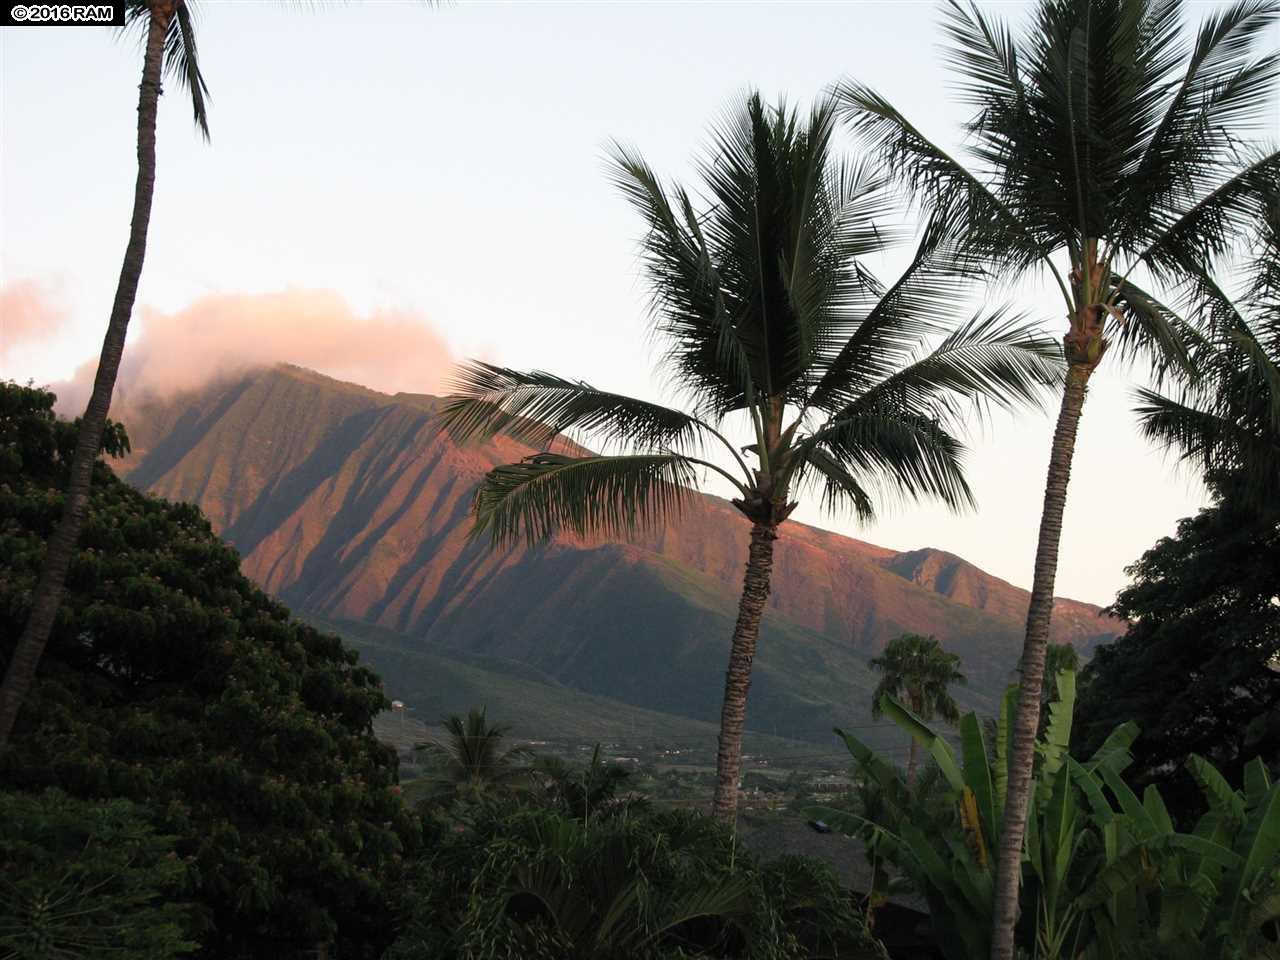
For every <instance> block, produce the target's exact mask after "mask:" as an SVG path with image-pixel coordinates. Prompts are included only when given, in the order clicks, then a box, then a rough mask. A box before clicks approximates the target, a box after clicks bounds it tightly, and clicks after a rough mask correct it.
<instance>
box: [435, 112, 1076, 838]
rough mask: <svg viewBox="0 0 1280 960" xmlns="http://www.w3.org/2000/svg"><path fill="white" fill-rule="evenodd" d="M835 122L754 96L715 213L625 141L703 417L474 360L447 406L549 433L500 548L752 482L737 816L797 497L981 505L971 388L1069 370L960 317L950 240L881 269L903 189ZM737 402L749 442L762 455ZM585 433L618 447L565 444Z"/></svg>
mask: <svg viewBox="0 0 1280 960" xmlns="http://www.w3.org/2000/svg"><path fill="white" fill-rule="evenodd" d="M834 127H835V107H834V104H833V103H831V102H830V101H824V102H821V103H819V104H818V105H817V106H816V107H814V109H813V110H812V112H811V113H810V114H809V116H808V117H807V118H804V119H801V118H800V117H799V116H798V115H797V113H796V112H795V111H794V110H791V109H788V108H786V107H785V106H781V107H778V108H776V109H768V108H766V107H765V106H764V105H763V104H762V103H761V101H760V98H759V97H758V96H755V95H753V96H751V97H750V98H748V99H747V100H746V102H745V103H743V104H741V105H739V106H737V107H736V108H735V109H734V111H733V113H732V115H731V117H730V119H729V120H728V121H727V122H726V123H725V124H724V125H723V126H721V127H720V128H719V129H718V130H717V131H716V132H715V134H714V147H713V149H712V151H711V152H710V153H709V155H708V156H707V157H706V158H705V159H704V160H703V162H702V164H701V167H700V170H701V174H702V178H703V181H704V183H705V187H706V190H707V194H708V196H709V198H710V201H711V203H710V206H709V207H708V209H706V210H703V211H698V210H696V209H695V207H694V201H693V199H692V197H691V195H690V194H689V193H688V192H687V191H686V190H685V189H683V188H680V187H671V188H668V187H666V186H664V185H663V184H662V183H661V181H660V180H659V179H658V177H657V175H656V174H655V173H654V172H653V171H652V170H651V169H650V167H649V166H648V165H647V164H646V163H645V162H644V160H643V159H641V158H640V157H639V156H638V155H637V154H635V153H634V152H632V151H630V150H628V149H625V148H622V147H619V148H617V149H616V150H615V152H614V175H615V179H616V181H617V183H618V185H619V186H620V188H621V189H622V190H623V192H624V193H625V195H626V196H627V197H628V199H630V200H631V201H632V203H633V204H634V206H635V207H636V208H637V209H638V210H639V211H640V213H641V215H642V216H643V217H644V219H645V222H646V225H647V227H648V232H647V233H646V235H645V238H644V240H643V244H642V249H643V252H644V267H645V271H646V274H647V276H648V278H649V280H650V283H651V285H652V289H653V318H654V331H655V333H656V334H657V335H658V336H659V337H660V338H661V339H662V341H663V343H664V345H665V346H666V348H667V349H666V353H665V354H664V356H663V363H662V366H663V370H664V372H665V373H666V375H667V376H668V378H669V379H670V380H671V381H673V382H674V383H675V385H676V386H677V387H678V388H679V391H680V392H681V394H682V395H683V396H684V398H685V399H687V400H688V408H689V412H686V411H685V410H681V409H676V408H674V407H666V406H662V405H659V404H656V403H651V402H648V401H643V400H638V399H634V398H631V397H626V396H620V395H618V394H615V393H610V392H608V391H606V390H602V389H599V388H596V387H594V386H591V385H589V384H586V383H583V382H581V381H577V380H568V379H564V378H562V377H559V376H555V375H553V374H550V373H545V372H541V371H534V372H532V373H523V372H520V371H516V370H510V369H506V368H503V367H498V366H494V365H492V364H486V363H471V364H469V365H467V366H466V367H465V368H464V369H463V372H462V374H461V375H460V378H459V380H458V381H457V384H456V389H455V393H454V395H453V396H452V397H451V398H450V400H449V403H448V404H447V406H446V409H445V411H444V413H443V418H444V422H445V424H446V425H447V426H448V428H449V429H450V430H451V431H452V433H453V435H454V436H455V437H457V438H459V439H466V438H472V437H490V436H493V435H495V434H498V433H506V434H508V435H510V436H512V437H514V438H516V439H518V440H521V441H524V442H526V443H528V444H530V445H532V446H534V447H536V448H541V451H542V452H539V453H537V454H535V455H533V456H530V457H528V458H526V459H525V460H523V461H522V462H520V463H515V464H510V465H505V466H500V467H498V468H496V469H494V470H493V471H491V472H490V473H489V474H488V476H487V477H486V479H485V481H484V483H483V484H482V486H481V488H480V491H479V492H478V494H477V496H476V500H475V518H476V524H475V531H476V533H477V535H481V536H488V537H490V538H491V539H492V540H493V541H494V542H495V543H498V544H503V543H507V542H510V541H513V540H517V539H520V538H527V539H528V540H530V541H537V540H541V539H544V538H546V537H549V536H551V535H553V534H554V533H556V532H557V531H559V530H561V529H567V530H569V531H572V532H574V533H576V534H578V535H581V536H627V535H630V534H632V533H634V532H635V531H636V529H637V528H639V527H642V526H646V525H653V524H657V523H660V522H665V521H671V520H676V519H678V517H679V515H680V512H681V511H682V510H683V509H684V508H685V507H686V506H687V504H688V500H689V493H690V491H691V489H692V486H693V484H694V483H695V482H696V481H697V479H698V477H699V475H700V472H703V471H709V472H711V473H714V474H716V475H717V476H719V477H720V478H721V479H723V480H724V481H726V482H728V483H729V484H730V485H731V486H732V489H733V490H734V491H735V493H736V497H735V499H734V501H733V502H734V504H735V506H737V508H738V509H739V510H740V511H741V512H742V513H743V514H744V516H745V517H746V518H747V519H748V520H749V521H750V522H751V525H752V526H751V543H750V548H749V551H748V563H747V571H746V576H745V578H744V583H743V592H742V598H741V603H740V606H739V614H738V621H737V624H736V626H735V630H734V636H733V643H732V647H731V651H730V659H729V669H728V672H727V675H726V685H725V696H724V701H723V711H722V716H721V732H720V752H719V757H718V763H717V766H718V773H717V777H718V786H717V792H716V801H715V810H716V813H717V815H719V816H721V817H723V818H732V816H733V815H734V811H735V808H736V803H737V784H738V774H739V767H740V756H741V741H742V730H743V727H744V724H745V716H746V699H747V689H748V686H749V684H750V678H751V664H752V660H753V657H754V654H755V647H756V641H757V638H758V635H759V629H760V620H761V616H762V614H763V611H764V606H765V602H766V600H767V597H768V594H769V591H770V585H771V580H770V574H771V569H772V563H773V543H774V540H775V539H776V538H777V535H778V534H777V530H778V526H779V524H781V523H783V522H784V521H785V520H786V519H787V517H788V516H789V515H790V514H791V512H792V510H794V508H795V506H796V502H795V501H794V500H793V499H792V498H793V497H794V496H797V495H799V494H800V493H801V492H802V491H804V490H806V489H811V490H814V491H816V492H817V493H818V494H819V495H820V496H821V498H822V501H823V503H824V504H825V505H826V506H828V507H830V508H837V509H839V508H842V509H848V510H851V511H852V512H853V513H855V514H856V515H857V516H858V517H859V518H862V519H867V518H870V517H871V516H873V515H874V512H875V505H876V501H877V498H878V497H879V496H880V495H883V494H886V493H887V494H889V495H893V496H901V497H907V498H913V499H914V498H937V499H940V500H941V501H942V502H944V503H946V504H948V505H949V506H952V507H962V506H967V505H969V504H971V502H972V496H971V493H970V491H969V487H968V485H967V483H966V482H965V479H964V475H963V473H962V471H961V452H962V447H961V444H960V441H959V440H958V439H957V437H956V435H955V433H954V431H955V429H956V427H957V424H958V423H959V421H960V420H961V419H962V413H963V412H964V410H965V409H966V408H965V407H964V406H963V405H962V404H961V403H959V402H958V401H960V400H962V399H964V398H977V399H979V400H981V401H990V402H992V403H997V404H1004V405H1008V406H1017V405H1019V404H1023V403H1028V402H1034V401H1035V400H1036V399H1037V398H1038V397H1039V396H1040V394H1041V392H1042V391H1041V388H1042V387H1043V386H1044V385H1045V384H1046V383H1049V382H1052V381H1053V380H1054V379H1055V378H1056V377H1057V376H1058V367H1057V365H1056V355H1057V350H1056V348H1055V347H1054V346H1053V345H1052V344H1048V343H1046V342H1045V341H1043V340H1042V339H1040V338H1038V337H1037V336H1036V335H1034V334H1033V333H1032V332H1031V331H1030V329H1029V328H1028V326H1027V325H1026V324H1025V323H1024V322H1023V321H1022V320H1021V319H1020V318H1018V317H1016V316H1014V315H1012V314H1010V313H1009V312H1008V311H1006V310H1003V309H993V310H990V311H988V312H986V313H981V314H978V315H976V316H973V317H972V318H970V319H969V320H967V321H961V320H960V315H961V311H962V309H963V305H964V289H963V286H964V285H963V284H962V283H961V282H960V281H959V280H957V279H956V277H955V276H954V270H953V267H954V264H953V263H952V262H951V256H950V251H949V249H948V248H947V247H946V246H945V245H942V244H940V243H938V242H937V238H936V236H934V235H932V234H930V235H929V236H927V237H926V238H925V239H924V241H923V242H922V243H921V244H920V245H919V247H918V249H917V250H916V252H915V254H914V256H913V257H912V259H911V261H910V263H909V265H908V267H907V268H906V270H905V271H904V272H903V274H902V275H901V276H899V277H898V278H897V279H896V280H895V281H893V282H892V283H890V284H888V285H887V286H886V285H883V284H881V283H880V282H879V281H878V280H876V279H875V278H874V277H873V276H872V275H871V274H870V272H869V271H868V269H867V266H866V263H865V262H864V261H865V259H866V258H867V257H868V256H869V255H871V254H874V253H877V252H879V251H881V250H882V249H883V247H884V245H885V239H886V237H887V236H888V235H889V234H890V231H889V230H888V229H887V228H886V224H885V223H884V222H883V221H884V220H885V219H886V218H887V217H888V215H889V213H890V211H891V206H890V204H889V203H888V197H887V195H886V191H885V187H886V184H885V182H884V181H883V180H882V179H881V178H880V177H878V176H876V175H874V174H873V173H872V172H871V171H870V170H869V169H868V168H867V167H866V166H862V165H858V164H848V163H842V162H840V161H839V160H838V159H837V158H836V157H835V156H834V154H833V148H832V135H833V133H834ZM731 416H732V417H736V418H738V420H737V421H735V423H737V424H738V425H741V426H742V427H743V428H744V429H745V430H746V431H747V436H748V437H749V441H750V442H749V444H748V445H747V446H746V447H745V448H743V450H742V451H741V452H740V450H739V447H738V445H737V444H736V443H734V442H733V441H732V440H731V439H730V438H729V437H730V434H731V431H730V430H729V428H730V427H731V426H733V425H734V423H731V422H729V421H730V418H731ZM565 434H569V435H571V436H573V437H574V438H576V439H577V440H580V441H582V442H584V443H589V442H596V443H599V444H600V445H602V446H603V447H604V448H605V449H606V450H607V451H608V450H611V451H614V452H605V453H600V454H596V453H590V452H588V451H585V450H583V449H582V448H581V447H577V446H573V445H571V444H567V443H566V444H564V445H563V446H562V449H561V451H560V452H556V451H553V450H552V449H551V447H552V444H553V442H554V441H556V440H557V439H558V438H561V437H562V436H563V435H565ZM709 451H718V452H719V454H721V455H722V463H724V464H727V467H726V466H723V465H721V463H717V462H714V461H712V460H708V459H706V457H707V456H708V455H710V454H709ZM742 453H746V454H747V455H748V456H750V457H752V458H754V460H755V465H754V466H749V465H748V463H747V461H746V460H744V459H743V456H742Z"/></svg>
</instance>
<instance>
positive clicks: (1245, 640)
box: [1075, 477, 1280, 820]
mask: <svg viewBox="0 0 1280 960" xmlns="http://www.w3.org/2000/svg"><path fill="white" fill-rule="evenodd" d="M1251 486H1252V485H1251V483H1249V482H1247V481H1246V482H1244V483H1243V484H1237V483H1233V482H1232V481H1231V480H1230V478H1226V477H1223V478H1219V480H1218V481H1217V484H1216V487H1217V490H1218V499H1217V502H1216V503H1215V504H1214V505H1213V506H1211V507H1209V508H1207V509H1205V510H1202V511H1200V513H1198V514H1197V515H1196V516H1194V517H1188V518H1186V519H1184V520H1182V521H1180V522H1179V523H1178V531H1177V534H1176V535H1175V536H1173V537H1168V538H1165V539H1163V540H1161V541H1160V542H1159V543H1157V544H1156V545H1155V546H1154V547H1152V548H1151V549H1150V550H1148V551H1147V552H1146V553H1145V554H1144V555H1143V557H1142V559H1140V560H1139V561H1138V562H1137V563H1136V564H1134V565H1133V566H1132V567H1130V568H1129V570H1128V574H1129V577H1130V578H1131V583H1130V585H1129V586H1128V587H1126V588H1125V589H1124V590H1122V591H1121V592H1120V595H1119V596H1118V597H1117V598H1116V602H1115V605H1114V606H1113V607H1112V608H1111V609H1112V612H1114V613H1115V614H1117V615H1118V616H1122V617H1125V618H1127V619H1128V620H1129V621H1130V622H1131V624H1132V626H1130V628H1129V631H1128V632H1127V633H1126V634H1125V635H1124V636H1123V637H1121V638H1120V639H1118V640H1116V641H1115V642H1113V643H1110V644H1107V645H1105V646H1102V647H1099V648H1098V649H1097V650H1096V651H1095V653H1094V656H1093V660H1092V661H1090V663H1089V665H1088V666H1087V667H1086V668H1085V670H1084V672H1083V673H1082V675H1081V679H1082V684H1081V696H1080V718H1079V721H1078V723H1077V728H1076V733H1075V742H1076V744H1077V745H1078V747H1079V749H1081V750H1082V751H1084V752H1088V751H1091V750H1093V749H1096V747H1097V746H1098V744H1100V743H1101V742H1102V740H1103V739H1104V738H1105V737H1106V734H1107V732H1108V731H1109V730H1110V729H1111V728H1112V727H1114V726H1115V725H1116V724H1117V723H1120V722H1121V721H1123V720H1129V719H1132V720H1135V721H1137V723H1138V724H1140V725H1141V727H1142V731H1143V735H1142V738H1141V740H1139V741H1138V742H1137V743H1136V744H1135V745H1134V747H1133V753H1134V764H1133V766H1132V767H1131V768H1130V770H1129V776H1130V779H1131V781H1132V782H1134V783H1136V784H1139V785H1143V786H1145V785H1146V784H1150V783H1157V784H1159V785H1160V788H1161V792H1162V793H1163V794H1164V796H1165V799H1166V801H1167V802H1168V804H1169V806H1170V808H1171V810H1172V811H1173V812H1174V814H1175V817H1176V818H1177V819H1179V820H1183V819H1186V818H1187V817H1192V816H1194V815H1195V814H1196V813H1197V812H1198V810H1199V808H1200V797H1199V791H1198V789H1197V788H1196V786H1195V783H1194V782H1193V780H1192V778H1191V777H1190V775H1189V773H1188V772H1187V770H1186V766H1185V763H1186V759H1187V757H1188V756H1189V755H1191V754H1193V753H1196V754H1200V755H1201V756H1204V757H1206V758H1207V759H1209V760H1210V761H1212V762H1213V763H1214V764H1215V765H1216V766H1217V767H1218V768H1219V769H1220V770H1221V771H1222V772H1223V774H1224V775H1225V776H1226V777H1227V778H1228V779H1229V780H1231V782H1233V783H1238V782H1240V778H1241V777H1242V776H1243V775H1244V765H1245V761H1246V760H1247V759H1248V758H1249V757H1252V756H1256V755H1261V756H1262V757H1264V758H1265V759H1266V760H1267V761H1268V762H1270V763H1271V764H1272V770H1273V771H1277V772H1280V674H1277V673H1275V672H1273V671H1272V670H1270V669H1268V663H1269V661H1271V659H1272V658H1273V657H1274V656H1276V655H1277V654H1278V653H1280V605H1278V604H1277V602H1276V595H1277V590H1278V589H1280V511H1278V510H1277V509H1276V507H1275V506H1274V505H1273V506H1272V507H1270V508H1262V507H1259V506H1257V505H1256V504H1255V502H1254V498H1253V496H1252V494H1251Z"/></svg>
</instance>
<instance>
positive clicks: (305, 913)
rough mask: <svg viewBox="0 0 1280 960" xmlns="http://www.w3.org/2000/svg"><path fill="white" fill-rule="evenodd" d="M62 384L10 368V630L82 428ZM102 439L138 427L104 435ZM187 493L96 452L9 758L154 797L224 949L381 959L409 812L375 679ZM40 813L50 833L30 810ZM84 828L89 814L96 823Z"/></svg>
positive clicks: (21, 782) (1, 762) (202, 932)
mask: <svg viewBox="0 0 1280 960" xmlns="http://www.w3.org/2000/svg"><path fill="white" fill-rule="evenodd" d="M53 399H54V398H53V396H52V394H49V393H47V392H44V391H40V390H34V389H30V388H26V387H18V386H13V385H0V557H3V558H4V559H3V566H2V567H0V638H2V639H0V644H3V648H0V649H2V652H3V654H4V655H5V656H7V655H8V654H9V653H10V651H11V644H12V642H13V638H16V637H17V636H18V634H19V632H20V630H21V626H22V623H23V622H24V620H25V618H26V616H27V613H28V610H29V607H30V603H31V596H32V588H33V585H34V581H35V578H36V575H37V573H38V572H39V569H40V563H41V559H42V556H43V552H44V545H45V543H46V541H47V538H48V536H49V534H50V531H51V530H52V528H53V525H54V523H55V522H56V521H57V517H58V514H59V511H60V508H61V500H62V497H61V494H60V491H61V489H62V487H63V484H64V482H65V475H66V469H67V464H68V462H69V458H70V453H71V449H72V447H73V445H74V439H75V427H74V425H73V424H70V423H67V422H64V421H58V420H56V419H55V418H54V415H53V412H52V405H53ZM107 437H108V441H109V443H110V447H109V450H119V449H121V448H122V447H124V446H125V445H126V444H127V440H126V439H125V435H124V432H123V431H122V430H121V429H120V428H119V427H112V428H111V429H109V430H108V432H107ZM238 568H239V558H238V557H237V556H236V554H235V552H234V551H233V550H231V549H230V548H228V547H227V546H226V545H225V544H223V543H222V542H221V541H220V540H218V538H217V537H215V536H214V535H213V533H212V531H211V530H210V528H209V524H208V522H207V521H205V520H204V518H203V517H201V515H200V513H199V512H198V511H197V510H196V509H195V508H194V507H190V506H184V505H176V504H170V503H166V502H165V501H162V500H159V499H156V498H153V497H148V496H146V495H144V494H141V493H139V492H137V491H136V490H134V489H132V488H130V487H128V486H126V485H125V484H124V483H122V482H121V481H119V480H117V479H116V478H115V477H114V475H113V474H112V473H111V471H110V470H109V469H108V468H107V467H106V466H105V465H103V464H101V463H99V464H98V465H97V467H96V468H95V476H94V486H93V495H92V497H91V500H90V506H89V512H88V515H87V517H86V521H85V527H84V532H83V534H82V536H81V538H80V544H79V549H78V551H77V553H76V557H75V559H74V562H73V563H72V565H71V568H70V573H69V577H68V586H69V590H68V594H67V597H66V601H65V602H64V603H63V605H62V607H61V610H60V613H59V615H58V619H57V622H56V624H55V626H54V630H53V634H52V637H51V639H50V644H49V649H48V651H47V653H46V655H45V658H44V660H43V661H42V664H41V669H40V673H39V675H38V677H37V681H36V683H35V684H34V686H33V687H32V690H31V694H30V696H29V697H28V698H27V700H26V702H25V704H24V706H23V709H22V711H21V713H20V715H19V717H18V722H17V725H16V727H15V730H14V737H13V741H12V743H11V745H10V748H9V749H8V750H7V751H5V752H4V753H3V754H0V780H2V781H3V783H4V784H5V786H6V788H8V789H16V790H22V791H40V790H45V789H49V788H58V789H60V790H63V791H65V792H66V793H68V794H70V795H72V796H75V797H81V798H84V799H104V800H105V799H111V798H122V799H126V800H130V801H134V802H136V803H137V804H139V805H140V806H139V811H140V815H145V818H146V822H147V823H148V824H150V826H151V827H152V828H153V829H154V831H155V832H156V834H157V835H160V836H169V837H172V838H173V849H174V851H175V853H176V854H177V856H178V857H179V858H180V862H181V863H182V864H183V865H184V866H185V876H184V878H183V899H185V900H188V901H189V902H190V903H191V904H192V906H193V910H192V911H191V913H190V916H189V918H188V926H187V927H186V931H187V932H188V933H189V934H191V935H192V936H194V937H196V938H198V939H199V940H200V942H201V943H202V945H203V946H204V947H205V949H206V950H207V951H210V952H212V953H213V954H214V955H217V956H226V957H236V956H240V955H245V956H259V957H268V956H276V955H278V954H279V953H280V952H281V951H282V950H285V951H288V950H298V949H303V948H310V947H313V946H314V945H315V944H317V943H322V942H330V941H332V942H335V943H337V944H338V945H339V946H340V949H341V950H342V955H343V956H350V957H363V956H377V955H378V954H379V953H380V952H381V949H382V947H383V946H385V944H386V942H387V939H388V936H389V932H388V927H389V924H390V922H391V920H392V919H393V917H394V916H395V914H396V911H397V909H398V896H399V891H400V886H401V877H402V872H403V858H404V856H405V855H406V853H408V852H409V851H411V850H412V849H413V848H414V847H415V845H416V842H417V841H416V826H415V823H414V821H413V820H412V818H411V817H410V816H409V813H408V811H407V809H406V808H405V807H404V806H403V804H402V803H401V801H400V799H399V797H398V791H399V788H398V786H397V784H396V759H395V755H394V753H393V752H392V751H391V750H390V749H389V748H387V747H385V746H383V745H382V744H380V743H378V741H377V740H375V739H374V737H373V735H372V733H371V730H370V722H371V720H372V718H373V716H374V715H375V714H376V713H377V712H378V711H380V710H382V709H384V708H385V707H386V706H387V701H386V699H385V697H384V696H383V694H382V690H381V686H380V683H379V681H378V678H377V677H376V676H375V675H374V674H372V673H370V672H369V671H368V670H366V669H364V668H362V667H360V666H358V665H357V664H356V657H355V655H354V654H353V653H351V652H350V651H348V650H347V649H346V648H344V647H343V645H342V643H341V642H340V641H339V640H338V639H337V638H335V637H332V636H329V635H326V634H323V633H321V632H319V631H317V630H315V629H313V628H311V627H309V626H306V625H305V624H302V623H299V622H298V621H296V620H294V619H292V618H291V617H290V616H289V614H288V611H286V610H285V609H284V608H283V607H281V606H280V605H279V604H277V603H275V602H274V601H272V600H271V599H269V598H268V597H267V596H266V595H265V594H263V593H262V592H261V591H260V590H258V589H257V588H256V587H254V586H253V584H251V583H250V582H249V581H248V580H246V579H245V578H244V577H243V576H241V574H240V573H239V569H238ZM30 828H31V829H32V830H35V829H37V827H36V826H35V825H34V824H31V825H30ZM84 829H88V827H85V828H84Z"/></svg>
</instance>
